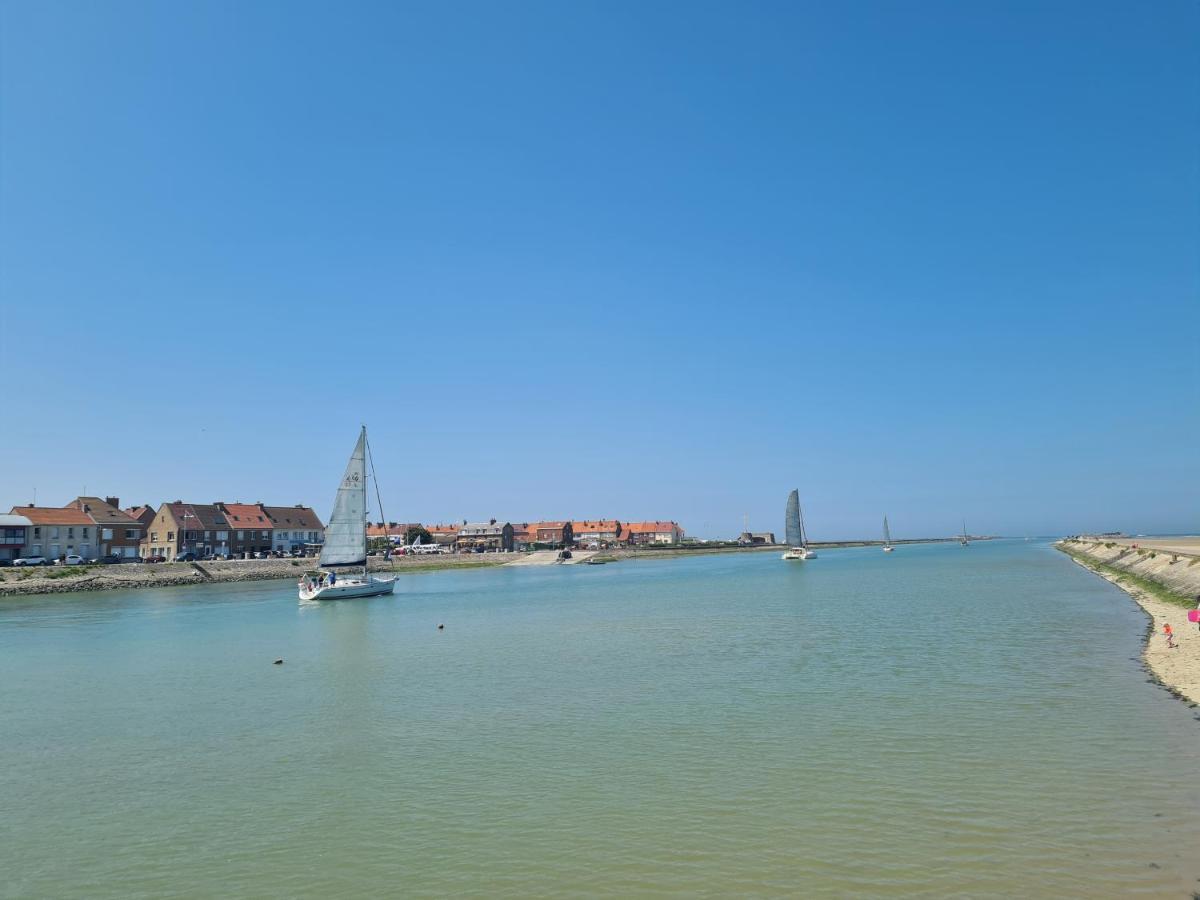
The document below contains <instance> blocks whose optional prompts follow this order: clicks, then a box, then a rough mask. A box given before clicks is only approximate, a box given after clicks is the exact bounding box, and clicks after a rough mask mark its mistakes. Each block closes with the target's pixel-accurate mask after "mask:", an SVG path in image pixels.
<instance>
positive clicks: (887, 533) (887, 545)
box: [883, 516, 896, 553]
mask: <svg viewBox="0 0 1200 900" xmlns="http://www.w3.org/2000/svg"><path fill="white" fill-rule="evenodd" d="M895 549H896V548H895V547H893V546H892V532H891V530H889V529H888V523H887V516H884V517H883V552H884V553H891V552H892V551H893V550H895Z"/></svg>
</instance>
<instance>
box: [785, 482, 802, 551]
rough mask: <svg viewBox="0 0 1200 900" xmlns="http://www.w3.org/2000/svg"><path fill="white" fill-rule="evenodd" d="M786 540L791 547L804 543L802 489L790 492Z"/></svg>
mask: <svg viewBox="0 0 1200 900" xmlns="http://www.w3.org/2000/svg"><path fill="white" fill-rule="evenodd" d="M783 525H784V532H785V534H786V537H785V540H786V541H787V543H788V546H789V547H800V546H803V545H804V535H803V533H802V532H801V531H800V491H799V490H794V491H792V492H791V493H790V494H788V498H787V509H786V511H785V514H784V520H783Z"/></svg>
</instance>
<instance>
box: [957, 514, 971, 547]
mask: <svg viewBox="0 0 1200 900" xmlns="http://www.w3.org/2000/svg"><path fill="white" fill-rule="evenodd" d="M958 543H959V544H960V545H961V546H963V547H966V546H967V545H968V544H970V543H971V542H970V541H968V540H967V520H966V519H963V530H962V537H960V538H959V539H958Z"/></svg>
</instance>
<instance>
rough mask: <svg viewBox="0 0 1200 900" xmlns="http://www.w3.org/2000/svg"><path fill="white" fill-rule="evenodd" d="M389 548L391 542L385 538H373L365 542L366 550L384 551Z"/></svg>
mask: <svg viewBox="0 0 1200 900" xmlns="http://www.w3.org/2000/svg"><path fill="white" fill-rule="evenodd" d="M390 546H392V545H391V542H390V541H388V539H387V538H385V537H373V538H371V539H370V540H369V541H367V549H368V550H386V549H387V548H388V547H390Z"/></svg>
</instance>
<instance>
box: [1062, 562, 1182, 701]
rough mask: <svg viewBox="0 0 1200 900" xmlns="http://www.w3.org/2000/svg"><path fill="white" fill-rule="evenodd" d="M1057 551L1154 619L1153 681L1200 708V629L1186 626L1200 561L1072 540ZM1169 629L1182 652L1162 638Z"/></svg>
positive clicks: (1147, 656) (1150, 643)
mask: <svg viewBox="0 0 1200 900" xmlns="http://www.w3.org/2000/svg"><path fill="white" fill-rule="evenodd" d="M1055 546H1056V547H1057V548H1058V549H1059V550H1061V551H1063V552H1064V553H1066V554H1067V555H1069V556H1070V557H1071V558H1072V559H1074V560H1075V561H1076V562H1077V563H1079V564H1080V565H1081V566H1084V567H1086V568H1088V569H1090V570H1091V571H1093V572H1095V573H1096V574H1097V575H1099V576H1100V577H1101V578H1104V579H1106V580H1108V581H1110V582H1112V583H1113V584H1115V585H1116V586H1117V587H1119V588H1121V590H1123V591H1125V593H1127V594H1128V595H1129V596H1130V597H1132V598H1133V600H1134V602H1136V603H1137V604H1138V606H1140V607H1141V608H1142V609H1143V610H1144V611H1145V612H1146V614H1147V615H1148V616H1149V617H1150V624H1149V627H1148V628H1147V632H1146V646H1145V648H1144V649H1143V651H1142V661H1143V663H1144V664H1145V666H1146V669H1147V670H1148V671H1149V672H1150V674H1151V677H1153V679H1154V680H1155V681H1157V682H1158V683H1159V684H1161V685H1162V686H1163V687H1165V688H1166V689H1167V690H1168V691H1170V692H1171V693H1173V694H1175V696H1177V697H1179V698H1180V699H1182V700H1187V701H1189V702H1190V703H1191V705H1192V706H1196V705H1197V704H1200V629H1198V628H1197V626H1196V624H1195V623H1192V622H1189V621H1187V613H1188V610H1190V609H1195V608H1196V595H1197V594H1198V593H1200V555H1193V554H1185V553H1174V552H1170V551H1166V552H1164V551H1162V550H1155V549H1150V548H1145V547H1136V548H1135V547H1133V546H1132V545H1131V544H1130V543H1127V542H1126V543H1122V542H1118V541H1104V540H1095V541H1093V540H1087V539H1083V540H1080V539H1073V540H1065V541H1059V542H1058V543H1057V544H1055ZM1167 624H1169V625H1170V626H1171V628H1172V629H1174V632H1175V639H1176V644H1177V646H1176V647H1175V648H1174V649H1172V648H1171V647H1169V646H1168V645H1167V641H1166V637H1165V636H1164V635H1163V626H1164V625H1167Z"/></svg>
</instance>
